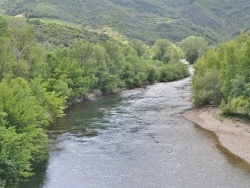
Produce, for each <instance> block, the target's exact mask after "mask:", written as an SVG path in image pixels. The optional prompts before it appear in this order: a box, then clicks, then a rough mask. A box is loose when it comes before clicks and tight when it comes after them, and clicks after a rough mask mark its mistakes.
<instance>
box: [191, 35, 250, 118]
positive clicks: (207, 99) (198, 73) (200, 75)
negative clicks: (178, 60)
mask: <svg viewBox="0 0 250 188" xmlns="http://www.w3.org/2000/svg"><path fill="white" fill-rule="evenodd" d="M249 66H250V36H249V35H247V34H246V35H242V36H240V37H237V38H236V39H235V40H234V41H231V42H229V43H226V44H221V45H219V46H218V47H217V49H216V50H211V51H208V52H207V53H205V54H204V55H203V56H202V57H201V58H200V59H199V60H198V61H197V63H196V64H195V65H194V67H195V75H194V78H193V91H194V103H195V105H196V106H202V105H206V104H215V105H220V108H221V110H222V112H223V113H224V114H230V115H234V114H236V115H244V116H247V117H250V100H249V99H250V96H249V91H250V79H249V78H250V70H249V69H248V68H249Z"/></svg>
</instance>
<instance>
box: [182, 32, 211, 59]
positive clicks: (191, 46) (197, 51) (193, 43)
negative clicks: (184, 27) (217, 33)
mask: <svg viewBox="0 0 250 188" xmlns="http://www.w3.org/2000/svg"><path fill="white" fill-rule="evenodd" d="M180 47H181V49H182V50H183V51H184V53H185V57H186V59H187V61H188V62H189V63H190V64H193V63H194V62H195V61H196V60H197V59H198V58H199V57H200V56H201V55H202V54H204V53H205V52H206V51H207V50H208V48H209V47H208V43H207V41H206V40H205V39H204V38H203V37H200V36H189V37H187V38H185V39H183V40H182V41H181V43H180Z"/></svg>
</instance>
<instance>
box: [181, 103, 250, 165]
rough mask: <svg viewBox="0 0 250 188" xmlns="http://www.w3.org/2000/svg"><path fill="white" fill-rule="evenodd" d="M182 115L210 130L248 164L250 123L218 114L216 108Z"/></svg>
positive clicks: (197, 110)
mask: <svg viewBox="0 0 250 188" xmlns="http://www.w3.org/2000/svg"><path fill="white" fill-rule="evenodd" d="M183 116H184V117H185V118H186V119H188V120H190V121H192V122H194V123H196V124H198V125H199V126H201V127H202V128H204V129H206V130H209V131H212V132H214V133H215V134H216V136H217V137H218V141H219V142H220V144H221V145H222V146H223V147H225V148H226V149H227V150H229V151H230V152H232V153H233V154H235V155H237V156H239V157H240V158H242V159H244V160H245V161H246V162H247V163H248V164H250V124H249V123H247V122H243V121H240V120H234V119H230V118H224V117H221V116H220V112H219V109H218V108H212V107H211V108H210V107H209V108H202V109H193V110H189V111H186V112H185V113H184V114H183Z"/></svg>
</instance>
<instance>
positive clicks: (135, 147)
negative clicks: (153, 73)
mask: <svg viewBox="0 0 250 188" xmlns="http://www.w3.org/2000/svg"><path fill="white" fill-rule="evenodd" d="M189 83H190V78H186V79H183V80H180V81H176V82H171V83H157V84H154V85H151V86H147V87H145V88H139V89H134V90H127V91H122V92H120V93H117V94H114V95H111V96H106V97H101V98H98V99H95V100H90V101H87V102H85V103H83V104H79V105H75V106H73V107H71V108H70V109H69V110H68V111H67V115H66V116H65V117H63V118H60V119H59V120H58V121H57V122H56V125H54V126H53V127H51V129H50V131H49V136H50V153H49V159H48V161H47V162H46V163H45V164H44V165H43V166H42V169H39V170H38V171H39V173H38V175H37V176H35V177H34V178H33V181H32V180H31V181H30V182H29V183H28V184H26V185H24V187H26V188H28V187H32V188H35V187H40V188H168V187H173V188H175V187H176V188H179V187H180V188H185V187H188V188H189V187H190V188H193V187H202V188H203V187H205V188H206V187H213V188H217V187H218V188H223V187H225V188H230V187H232V188H237V187H239V188H244V187H249V186H250V173H249V171H248V170H247V166H246V165H245V163H244V162H242V160H240V159H238V158H237V157H235V156H233V155H231V154H229V153H227V151H224V150H223V148H221V147H220V146H219V145H218V142H217V141H216V138H215V136H214V135H213V134H212V133H210V132H208V131H205V130H203V129H201V128H199V127H198V126H196V125H194V124H193V123H191V122H189V121H188V120H186V119H184V118H183V117H182V114H181V113H182V112H183V111H185V110H187V109H189V108H191V103H190V101H189V100H188V96H189V90H188V85H189Z"/></svg>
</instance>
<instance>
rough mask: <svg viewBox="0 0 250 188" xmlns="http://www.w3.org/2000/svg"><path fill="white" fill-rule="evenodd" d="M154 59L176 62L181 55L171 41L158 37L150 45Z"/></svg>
mask: <svg viewBox="0 0 250 188" xmlns="http://www.w3.org/2000/svg"><path fill="white" fill-rule="evenodd" d="M152 51H153V53H154V59H156V60H160V61H163V62H178V61H180V59H181V57H182V51H181V49H180V48H178V47H177V46H176V45H174V44H173V43H172V42H170V41H169V40H166V39H159V40H157V41H156V42H155V44H154V46H153V47H152Z"/></svg>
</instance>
